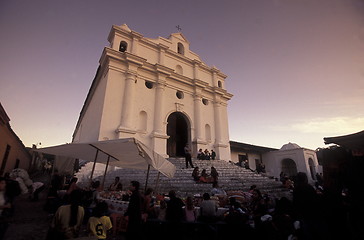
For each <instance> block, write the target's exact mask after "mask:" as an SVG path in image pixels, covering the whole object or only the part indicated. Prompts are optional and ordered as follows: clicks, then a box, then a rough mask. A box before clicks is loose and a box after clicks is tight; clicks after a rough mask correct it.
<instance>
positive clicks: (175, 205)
mask: <svg viewBox="0 0 364 240" xmlns="http://www.w3.org/2000/svg"><path fill="white" fill-rule="evenodd" d="M71 182H72V181H71ZM73 183H76V182H74V181H73V182H72V183H70V185H69V188H72V184H73ZM212 183H213V184H212V188H211V191H210V192H205V193H203V194H201V195H202V197H200V196H187V197H185V198H181V197H179V196H178V195H177V194H176V191H175V190H171V191H169V193H168V194H166V195H163V194H162V195H161V194H156V193H154V192H153V189H151V188H148V189H147V190H146V191H141V190H140V183H139V182H137V181H132V182H131V183H130V186H129V188H128V191H127V192H128V194H129V196H128V198H127V199H124V200H128V201H129V203H128V208H127V210H126V212H125V214H124V215H123V216H122V221H123V223H122V224H121V223H120V222H117V221H115V220H114V219H113V216H112V214H111V212H110V211H108V206H107V204H106V203H105V202H103V201H98V196H97V194H87V193H86V190H81V189H79V188H77V187H76V188H74V187H73V190H72V191H71V192H70V193H66V195H67V194H69V198H65V196H66V195H65V196H64V199H68V200H67V202H64V203H62V205H60V206H59V207H58V208H57V210H56V212H55V215H54V220H53V221H52V225H51V226H52V228H51V229H52V230H53V232H52V231H51V233H50V234H51V235H50V236H51V238H50V239H58V238H56V237H55V236H54V235H52V234H54V233H55V232H58V234H59V232H62V234H61V239H66V238H69V237H70V236H72V237H76V236H77V235H78V234H79V231H80V229H81V226H82V224H87V230H88V233H89V234H91V235H95V236H96V237H97V238H98V239H105V238H106V237H107V236H108V234H111V235H114V236H116V235H117V234H119V230H124V231H125V236H126V237H127V239H142V238H143V237H145V235H144V234H146V233H147V234H148V224H149V225H150V224H155V223H156V222H158V223H159V225H158V226H162V225H160V224H161V223H162V224H167V225H166V226H168V227H166V228H165V229H164V230H165V231H167V232H168V231H170V230H171V229H174V230H176V229H175V228H173V226H177V225H178V226H181V227H182V226H184V224H187V223H189V224H191V223H194V224H196V226H202V225H201V224H204V225H203V226H205V225H208V226H210V227H211V226H213V227H212V228H210V230H208V231H212V232H213V233H212V236H213V235H214V234H215V235H216V236H220V235H219V231H220V233H221V232H223V233H224V234H228V233H230V234H232V233H234V234H236V233H237V232H235V230H236V231H237V229H244V231H245V234H246V235H247V236H250V237H252V238H257V239H263V238H265V239H295V238H297V239H327V238H325V234H328V231H327V225H326V224H325V219H324V215H323V214H322V208H323V205H322V199H321V195H320V194H318V192H317V191H316V190H315V188H314V187H313V186H311V185H310V184H308V180H307V176H306V174H305V173H298V175H297V177H296V180H295V182H294V187H293V189H292V199H289V198H286V197H282V198H280V199H275V198H273V197H272V196H269V195H267V194H262V193H261V191H260V190H259V189H258V188H257V187H256V186H254V185H253V186H251V188H250V190H249V191H247V192H243V191H224V190H223V189H222V188H220V187H219V185H218V181H212ZM108 190H110V191H120V190H122V185H121V184H120V182H119V178H118V177H117V178H116V179H115V182H114V183H112V184H111V185H110V186H109V187H106V188H105V191H108ZM91 191H92V192H93V193H98V192H100V191H102V189H100V185H99V183H98V181H96V182H95V183H94V184H93V188H92V190H91ZM80 194H81V195H80ZM85 196H92V197H91V198H92V200H93V201H96V202H95V203H96V204H95V205H93V206H92V203H90V202H88V204H87V201H83V200H85ZM86 199H87V198H86ZM76 206H77V207H76ZM91 206H92V207H91ZM219 208H220V209H221V208H222V209H223V214H218V209H219ZM65 219H66V220H67V219H68V220H67V221H66V220H65ZM70 219H73V220H72V223H71V220H70ZM119 220H120V219H119ZM168 224H172V225H168ZM176 224H177V225H176ZM216 225H218V226H225V227H226V226H228V227H227V228H225V230H226V229H228V232H226V231H225V230H224V229H219V228H217V227H216ZM122 226H124V229H120V228H123V227H122ZM111 229H112V230H111ZM149 230H150V228H149ZM203 231H207V230H206V228H204V230H203ZM210 233H211V232H210ZM326 237H327V236H326Z"/></svg>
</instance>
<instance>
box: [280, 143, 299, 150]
mask: <svg viewBox="0 0 364 240" xmlns="http://www.w3.org/2000/svg"><path fill="white" fill-rule="evenodd" d="M299 148H301V147H300V146H299V145H298V144H296V143H291V142H289V143H287V144H284V145H283V146H282V147H281V149H280V150H292V149H299Z"/></svg>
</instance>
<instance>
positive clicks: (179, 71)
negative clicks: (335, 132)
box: [176, 65, 183, 75]
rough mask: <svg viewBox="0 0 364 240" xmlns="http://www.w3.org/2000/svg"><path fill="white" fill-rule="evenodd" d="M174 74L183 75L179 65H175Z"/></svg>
mask: <svg viewBox="0 0 364 240" xmlns="http://www.w3.org/2000/svg"><path fill="white" fill-rule="evenodd" d="M176 73H178V74H181V75H182V74H183V68H182V67H181V65H177V66H176Z"/></svg>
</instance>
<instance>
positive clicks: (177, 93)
mask: <svg viewBox="0 0 364 240" xmlns="http://www.w3.org/2000/svg"><path fill="white" fill-rule="evenodd" d="M176 96H177V98H178V99H183V97H184V94H183V92H182V91H177V92H176Z"/></svg>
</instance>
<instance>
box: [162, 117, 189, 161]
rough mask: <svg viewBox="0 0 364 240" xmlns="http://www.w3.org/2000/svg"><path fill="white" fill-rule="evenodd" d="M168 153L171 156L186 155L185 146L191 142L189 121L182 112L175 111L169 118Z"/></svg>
mask: <svg viewBox="0 0 364 240" xmlns="http://www.w3.org/2000/svg"><path fill="white" fill-rule="evenodd" d="M167 123H168V124H167V135H168V136H169V138H168V140H167V154H168V155H169V156H170V157H182V156H184V147H185V146H186V143H188V142H189V129H190V127H189V125H190V124H189V121H188V118H187V117H186V115H184V114H183V113H181V112H174V113H172V114H171V115H169V117H168V119H167Z"/></svg>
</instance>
